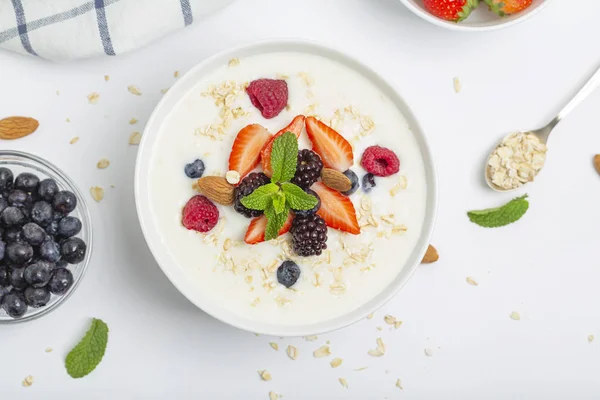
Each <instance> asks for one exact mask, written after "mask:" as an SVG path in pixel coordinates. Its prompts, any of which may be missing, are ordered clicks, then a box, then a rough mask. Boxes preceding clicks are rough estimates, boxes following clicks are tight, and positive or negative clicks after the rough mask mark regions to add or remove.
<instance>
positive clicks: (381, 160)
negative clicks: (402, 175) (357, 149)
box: [360, 146, 400, 176]
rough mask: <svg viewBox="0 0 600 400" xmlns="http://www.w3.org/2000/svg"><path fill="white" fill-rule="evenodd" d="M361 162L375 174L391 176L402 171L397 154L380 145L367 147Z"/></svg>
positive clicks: (368, 170)
mask: <svg viewBox="0 0 600 400" xmlns="http://www.w3.org/2000/svg"><path fill="white" fill-rule="evenodd" d="M360 164H361V165H362V166H363V168H364V169H366V170H367V172H370V173H372V174H373V175H375V176H390V175H393V174H395V173H397V172H398V171H400V160H398V157H397V156H396V154H395V153H394V152H393V151H391V150H390V149H386V148H385V147H380V146H371V147H367V149H366V150H365V152H364V153H363V156H362V160H361V161H360Z"/></svg>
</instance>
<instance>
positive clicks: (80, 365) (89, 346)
mask: <svg viewBox="0 0 600 400" xmlns="http://www.w3.org/2000/svg"><path fill="white" fill-rule="evenodd" d="M107 342H108V326H107V325H106V324H105V323H104V322H103V321H102V320H100V319H96V318H94V319H92V325H91V326H90V329H88V331H87V333H86V334H85V336H84V337H83V339H81V341H80V342H79V343H77V346H75V347H74V348H73V350H71V352H70V353H69V354H68V355H67V359H66V360H65V367H66V368H67V373H68V374H69V375H71V377H72V378H83V377H84V376H86V375H87V374H89V373H90V372H92V371H93V370H94V369H95V368H96V366H98V364H100V361H102V357H103V356H104V352H105V350H106V343H107Z"/></svg>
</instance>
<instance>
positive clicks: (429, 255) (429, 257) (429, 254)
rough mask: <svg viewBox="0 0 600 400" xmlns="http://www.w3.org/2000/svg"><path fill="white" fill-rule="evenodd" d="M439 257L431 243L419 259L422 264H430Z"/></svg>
mask: <svg viewBox="0 0 600 400" xmlns="http://www.w3.org/2000/svg"><path fill="white" fill-rule="evenodd" d="M439 259H440V256H439V255H438V252H437V250H436V249H435V247H433V246H432V245H429V247H428V248H427V251H426V252H425V256H424V257H423V260H422V261H421V262H422V263H423V264H431V263H434V262H436V261H437V260H439Z"/></svg>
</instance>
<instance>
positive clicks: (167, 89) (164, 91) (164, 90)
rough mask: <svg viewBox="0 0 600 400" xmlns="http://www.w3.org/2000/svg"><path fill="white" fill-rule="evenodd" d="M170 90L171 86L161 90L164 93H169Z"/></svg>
mask: <svg viewBox="0 0 600 400" xmlns="http://www.w3.org/2000/svg"><path fill="white" fill-rule="evenodd" d="M168 91H169V88H164V89H160V92H161V93H162V94H165V93H167V92H168Z"/></svg>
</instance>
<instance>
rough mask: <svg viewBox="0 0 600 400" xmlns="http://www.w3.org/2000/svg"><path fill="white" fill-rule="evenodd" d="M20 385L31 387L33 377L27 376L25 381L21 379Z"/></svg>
mask: <svg viewBox="0 0 600 400" xmlns="http://www.w3.org/2000/svg"><path fill="white" fill-rule="evenodd" d="M21 385H23V387H29V386H31V385H33V376H31V375H27V376H26V377H25V379H23V382H21Z"/></svg>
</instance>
